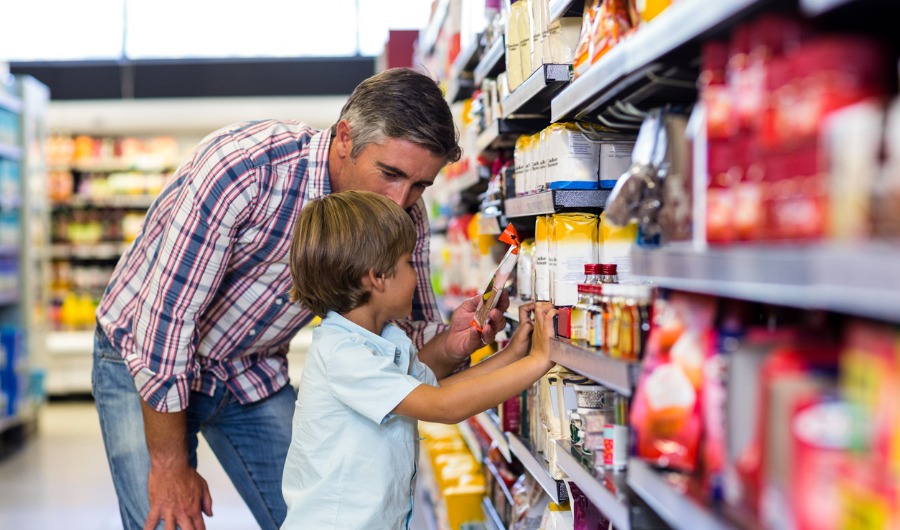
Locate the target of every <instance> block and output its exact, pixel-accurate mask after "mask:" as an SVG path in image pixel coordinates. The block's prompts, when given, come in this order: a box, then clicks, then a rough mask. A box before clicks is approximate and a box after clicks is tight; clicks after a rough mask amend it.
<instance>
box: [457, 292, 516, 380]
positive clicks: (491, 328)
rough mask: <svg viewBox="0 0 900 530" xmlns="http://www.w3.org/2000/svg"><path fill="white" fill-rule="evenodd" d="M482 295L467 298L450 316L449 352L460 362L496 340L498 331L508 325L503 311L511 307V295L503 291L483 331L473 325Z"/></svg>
mask: <svg viewBox="0 0 900 530" xmlns="http://www.w3.org/2000/svg"><path fill="white" fill-rule="evenodd" d="M480 299H481V296H473V297H472V298H468V299H466V301H465V302H463V303H462V305H460V306H459V307H458V308H456V311H454V312H453V315H451V317H450V329H449V330H448V335H447V342H446V348H447V354H448V355H450V356H451V357H453V358H454V359H458V360H459V361H460V362H462V361H464V360H465V359H467V358H468V357H469V356H470V355H472V353H474V352H475V350H477V349H479V348H481V347H482V346H485V345H487V344H490V343H492V342H494V337H495V336H496V335H497V333H498V332H499V331H500V330H502V329H503V328H504V327H506V318H505V317H504V316H503V313H504V312H505V311H506V309H507V308H509V295H508V294H507V293H506V291H505V290H504V291H501V293H500V299H499V300H498V301H497V307H495V308H494V309H491V312H490V313H489V314H488V321H487V322H485V324H484V327H483V328H482V331H481V332H480V333H479V331H478V329H477V328H476V327H475V326H473V325H472V319H474V318H475V310H476V309H478V301H479V300H480Z"/></svg>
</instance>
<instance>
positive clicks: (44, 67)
mask: <svg viewBox="0 0 900 530" xmlns="http://www.w3.org/2000/svg"><path fill="white" fill-rule="evenodd" d="M10 71H11V72H12V73H13V74H27V75H31V76H34V77H35V78H37V79H38V80H39V81H41V82H42V83H44V84H46V85H47V86H49V87H50V97H51V99H52V100H54V101H62V100H94V99H103V100H108V99H142V98H215V97H268V96H335V95H348V94H350V92H352V91H353V89H354V88H355V87H356V85H358V84H359V83H360V81H362V80H363V79H365V78H367V77H369V76H371V75H372V74H374V73H375V59H374V58H372V57H328V58H320V57H315V58H302V59H266V60H249V59H240V60H238V59H233V60H229V59H216V60H159V61H148V60H144V61H124V62H119V61H64V62H38V63H10Z"/></svg>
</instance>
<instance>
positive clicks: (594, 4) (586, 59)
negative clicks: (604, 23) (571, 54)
mask: <svg viewBox="0 0 900 530" xmlns="http://www.w3.org/2000/svg"><path fill="white" fill-rule="evenodd" d="M602 3H603V0H585V2H584V14H583V15H582V18H581V36H580V37H578V46H576V48H575V63H574V64H573V65H572V67H573V68H572V69H573V70H574V73H575V77H578V76H580V75H582V74H584V72H585V70H587V68H588V66H590V65H591V40H592V39H591V31H592V30H593V27H594V20H596V18H597V13H598V11H600V5H601V4H602Z"/></svg>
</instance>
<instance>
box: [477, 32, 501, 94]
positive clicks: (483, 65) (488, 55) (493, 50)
mask: <svg viewBox="0 0 900 530" xmlns="http://www.w3.org/2000/svg"><path fill="white" fill-rule="evenodd" d="M505 55H506V45H505V44H504V40H503V37H499V38H497V39H496V40H494V43H493V44H491V47H490V48H488V49H487V51H486V52H485V54H484V55H482V56H481V60H480V61H478V64H477V65H476V66H475V70H474V75H475V86H481V83H482V82H484V80H485V79H486V78H487V77H488V76H489V75H490V74H491V71H492V70H493V69H494V68H495V67H496V66H497V63H499V62H500V61H501V60H502V59H503V57H504V56H505Z"/></svg>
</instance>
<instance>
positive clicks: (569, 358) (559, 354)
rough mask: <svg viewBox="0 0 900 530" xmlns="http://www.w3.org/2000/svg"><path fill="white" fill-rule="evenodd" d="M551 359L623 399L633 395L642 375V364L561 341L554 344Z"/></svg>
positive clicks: (553, 341) (558, 339) (557, 339)
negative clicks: (612, 391) (639, 375)
mask: <svg viewBox="0 0 900 530" xmlns="http://www.w3.org/2000/svg"><path fill="white" fill-rule="evenodd" d="M550 359H551V360H552V361H553V362H555V363H557V364H561V365H563V366H565V367H566V368H568V369H570V370H573V371H575V372H578V373H579V374H581V375H583V376H585V377H588V378H590V379H593V380H594V381H596V382H598V383H600V384H601V385H603V386H605V387H607V388H610V389H612V390H615V391H616V392H617V393H619V394H621V395H623V396H630V395H631V391H632V388H634V383H635V381H637V376H638V372H639V371H640V363H634V362H628V361H623V360H620V359H613V358H611V357H608V356H606V355H604V354H603V353H600V352H596V351H594V350H588V349H586V348H582V347H580V346H576V345H574V344H572V343H571V342H570V341H569V340H568V339H561V338H555V339H552V340H551V343H550Z"/></svg>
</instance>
